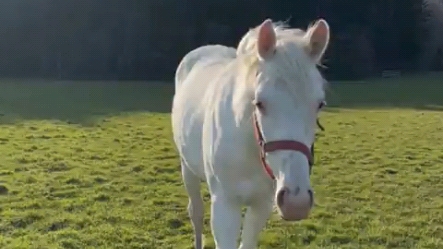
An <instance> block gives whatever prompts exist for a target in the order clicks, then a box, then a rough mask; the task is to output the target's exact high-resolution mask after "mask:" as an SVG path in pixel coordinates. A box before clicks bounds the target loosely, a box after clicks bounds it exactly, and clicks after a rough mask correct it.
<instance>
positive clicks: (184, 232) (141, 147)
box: [0, 77, 443, 249]
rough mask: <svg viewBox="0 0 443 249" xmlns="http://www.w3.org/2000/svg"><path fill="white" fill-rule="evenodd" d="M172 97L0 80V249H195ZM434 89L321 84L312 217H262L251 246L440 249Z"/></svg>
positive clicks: (123, 85) (441, 165)
mask: <svg viewBox="0 0 443 249" xmlns="http://www.w3.org/2000/svg"><path fill="white" fill-rule="evenodd" d="M440 79H443V78H440ZM172 91H173V89H172V87H171V85H167V84H160V83H158V84H151V85H148V84H146V83H143V82H119V83H117V82H48V81H33V80H28V81H26V80H20V81H12V80H11V81H3V82H0V113H1V115H2V116H1V117H0V125H1V128H0V154H1V155H2V156H1V157H0V248H2V249H10V248H17V249H18V248H23V249H24V248H39V249H40V248H41V249H53V248H66V249H87V248H121V249H131V248H147V249H150V248H161V249H168V248H171V249H172V248H174V249H176V248H178V249H181V248H185V249H186V248H188V249H189V248H192V247H191V245H192V240H191V239H192V229H191V225H190V222H189V220H188V216H187V213H186V205H187V196H186V195H185V193H184V190H183V187H182V184H181V178H180V174H179V167H178V163H179V161H178V158H177V154H176V152H175V149H174V146H173V144H172V139H171V136H172V134H171V131H170V122H169V114H168V111H169V106H170V102H171V98H172ZM442 93H443V80H439V79H438V77H428V78H419V77H411V78H408V79H407V80H401V81H400V80H385V81H380V82H370V83H359V84H352V83H341V84H338V83H337V84H334V83H333V84H331V89H330V92H329V97H328V104H329V108H327V109H326V111H325V112H323V113H322V114H321V120H322V123H323V125H324V126H325V127H326V131H325V132H321V133H319V135H318V142H317V144H316V148H318V152H317V155H316V165H315V166H314V171H313V172H314V173H313V176H312V181H313V183H312V184H313V187H314V190H315V192H316V208H315V209H314V211H313V213H312V216H311V218H310V219H309V220H306V221H303V222H300V223H295V224H294V223H284V222H281V221H279V220H278V219H277V218H276V217H274V218H272V219H271V220H270V221H269V223H268V226H267V228H266V230H265V231H264V232H263V233H262V237H261V243H260V248H261V249H265V248H266V249H271V248H312V249H314V248H330V249H332V248H352V249H355V248H364V249H369V248H371V249H372V248H402V249H405V248H429V249H431V248H435V249H441V248H443V150H442V146H443V145H442V144H443V113H442V112H441V111H443V109H441V107H442V106H443V96H442ZM258 170H260V169H258ZM205 199H206V200H208V195H207V193H206V195H205ZM206 204H207V205H208V206H209V202H206ZM206 217H207V218H206V225H207V226H206V244H207V248H213V243H212V238H211V236H210V230H209V224H208V218H209V212H207V213H206Z"/></svg>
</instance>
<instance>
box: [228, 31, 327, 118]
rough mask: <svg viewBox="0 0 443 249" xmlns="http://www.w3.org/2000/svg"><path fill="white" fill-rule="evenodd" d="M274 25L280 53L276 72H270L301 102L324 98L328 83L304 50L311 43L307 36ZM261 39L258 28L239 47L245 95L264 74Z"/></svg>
mask: <svg viewBox="0 0 443 249" xmlns="http://www.w3.org/2000/svg"><path fill="white" fill-rule="evenodd" d="M273 24H274V30H275V32H276V35H277V53H276V55H275V60H274V61H275V63H272V65H273V66H272V67H273V70H270V72H271V73H275V74H278V75H279V77H283V78H284V81H285V82H286V83H287V86H288V90H290V91H291V92H292V93H293V96H294V97H295V96H297V99H298V100H304V101H309V100H311V99H319V98H323V97H324V90H325V87H326V80H325V79H324V78H323V77H322V75H321V74H320V72H319V70H318V69H317V68H316V67H313V62H312V61H311V60H310V59H309V57H308V55H307V53H306V52H305V50H304V48H305V47H306V46H307V42H308V41H307V39H306V34H307V32H306V31H304V30H302V29H296V28H289V27H288V25H286V23H284V22H277V23H273ZM257 36H258V27H255V28H253V29H250V30H249V31H248V32H247V33H246V34H245V35H244V36H243V37H242V39H241V40H240V43H239V45H238V47H237V60H238V68H239V78H238V79H239V80H238V83H239V84H241V85H242V86H241V87H242V88H244V90H243V91H250V92H251V91H253V90H254V89H255V83H256V82H257V81H256V75H257V73H258V71H259V70H260V68H259V61H260V59H259V58H258V55H257V52H256V51H257ZM317 77H318V78H317ZM271 83H272V82H271ZM238 87H240V86H238ZM251 94H252V93H249V94H248V93H243V94H242V95H241V96H242V97H243V98H250V97H251ZM247 100H248V99H245V100H244V101H247ZM241 102H242V101H237V104H239V105H242V103H241ZM234 109H235V106H234ZM240 109H241V110H243V111H244V110H245V108H240V107H239V110H240Z"/></svg>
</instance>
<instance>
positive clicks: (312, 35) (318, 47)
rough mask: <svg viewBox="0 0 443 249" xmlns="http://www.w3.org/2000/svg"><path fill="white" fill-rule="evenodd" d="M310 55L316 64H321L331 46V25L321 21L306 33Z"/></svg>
mask: <svg viewBox="0 0 443 249" xmlns="http://www.w3.org/2000/svg"><path fill="white" fill-rule="evenodd" d="M306 35H307V39H308V48H307V50H308V54H309V55H310V56H311V58H312V59H313V60H315V61H316V62H320V60H321V58H322V57H323V54H324V53H325V51H326V48H327V47H328V44H329V24H328V23H327V22H326V21H325V20H324V19H320V20H318V21H316V22H315V24H314V25H313V26H312V27H311V28H309V30H308V32H307V33H306Z"/></svg>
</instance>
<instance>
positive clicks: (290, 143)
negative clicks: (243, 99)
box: [252, 112, 324, 180]
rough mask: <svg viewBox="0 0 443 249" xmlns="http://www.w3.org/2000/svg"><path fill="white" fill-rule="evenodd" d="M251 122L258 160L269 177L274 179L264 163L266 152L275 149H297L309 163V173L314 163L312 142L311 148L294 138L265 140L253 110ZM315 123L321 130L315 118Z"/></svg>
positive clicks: (270, 170) (321, 127)
mask: <svg viewBox="0 0 443 249" xmlns="http://www.w3.org/2000/svg"><path fill="white" fill-rule="evenodd" d="M252 122H253V127H254V134H255V140H256V141H257V144H258V146H259V148H260V161H261V164H262V166H263V168H264V169H265V171H266V173H267V174H268V175H269V177H271V179H272V180H275V176H274V173H273V172H272V169H271V168H270V167H269V165H268V164H267V163H266V153H267V152H274V151H277V150H293V151H298V152H300V153H302V154H303V155H305V156H306V158H307V159H308V163H309V174H311V169H312V166H313V165H314V144H312V146H311V148H309V147H308V146H306V145H305V144H304V143H301V142H299V141H296V140H277V141H269V142H266V141H265V140H264V138H263V134H262V133H261V131H260V125H259V123H258V120H257V115H256V114H255V112H254V113H253V114H252ZM317 125H318V127H319V128H320V129H321V130H324V128H323V126H322V125H321V124H320V122H319V120H318V118H317Z"/></svg>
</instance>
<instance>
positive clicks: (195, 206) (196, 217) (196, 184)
mask: <svg viewBox="0 0 443 249" xmlns="http://www.w3.org/2000/svg"><path fill="white" fill-rule="evenodd" d="M181 168H182V178H183V183H184V185H185V189H186V192H187V193H188V197H189V203H188V214H189V218H190V219H191V223H192V227H193V228H194V246H195V249H203V218H204V206H203V199H202V196H201V186H200V184H201V182H200V178H199V177H198V176H196V175H195V174H194V173H193V172H192V171H191V170H190V169H189V168H188V167H187V166H186V165H185V164H184V163H183V162H182V164H181Z"/></svg>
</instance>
